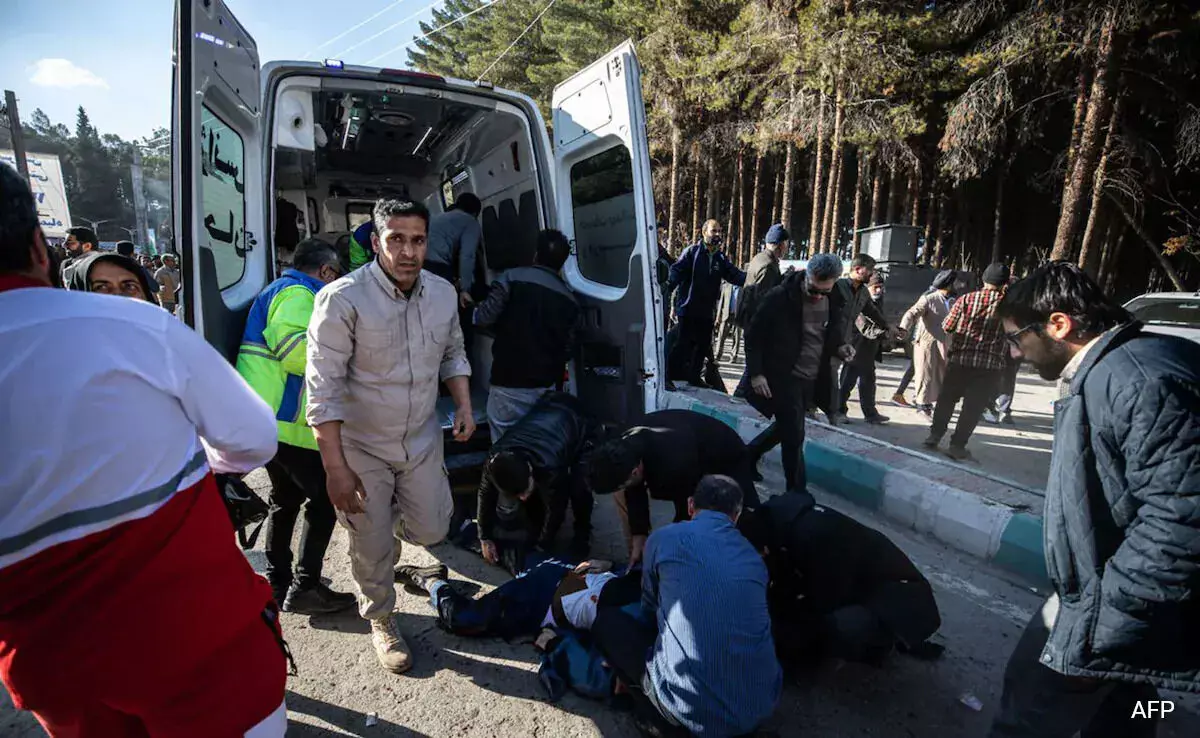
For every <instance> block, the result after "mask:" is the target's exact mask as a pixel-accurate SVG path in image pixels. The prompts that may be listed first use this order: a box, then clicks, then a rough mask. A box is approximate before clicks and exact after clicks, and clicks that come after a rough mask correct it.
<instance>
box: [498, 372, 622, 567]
mask: <svg viewBox="0 0 1200 738" xmlns="http://www.w3.org/2000/svg"><path fill="white" fill-rule="evenodd" d="M603 432H604V428H603V426H602V425H601V423H600V422H599V421H597V420H595V419H593V418H591V417H589V416H588V415H587V414H586V413H585V412H584V411H583V409H582V407H581V406H580V404H579V400H577V399H575V398H574V397H572V396H571V395H568V394H566V393H564V392H547V393H546V394H544V395H542V397H541V399H539V400H538V401H537V403H536V404H534V406H533V408H532V409H531V410H530V411H529V413H528V414H526V415H525V417H523V418H521V420H520V421H518V422H517V424H516V425H514V426H513V427H512V428H511V429H509V431H508V432H507V433H505V434H504V436H503V437H502V438H501V439H500V440H499V441H497V442H496V443H495V444H493V445H492V450H491V455H490V457H489V458H488V461H487V463H486V464H485V465H484V468H483V478H482V479H481V480H480V482H479V508H478V511H477V514H478V519H477V522H478V525H479V543H480V547H481V549H482V553H483V557H484V558H485V559H487V560H488V561H489V562H490V563H493V564H494V563H497V561H498V560H499V549H498V546H497V545H496V544H497V542H498V541H505V542H507V543H510V544H513V545H515V546H517V547H518V548H519V549H522V550H524V549H525V548H528V547H531V546H534V545H540V546H542V547H543V548H547V547H549V546H550V545H551V544H552V543H553V542H554V538H555V536H556V535H557V534H558V529H559V528H560V527H561V526H562V524H563V520H564V519H565V517H566V514H567V503H568V502H569V503H570V504H571V511H572V514H573V515H574V520H575V536H574V539H573V540H572V543H571V550H570V555H571V556H572V557H574V558H577V559H579V560H582V559H583V558H584V557H586V556H587V549H588V539H589V536H590V535H591V529H592V495H591V492H589V491H588V488H587V484H586V482H585V480H584V475H583V474H584V469H583V463H582V460H583V456H584V455H585V453H586V452H587V451H588V450H589V449H591V448H592V447H593V446H594V445H595V444H596V442H597V441H599V440H600V437H601V435H602V434H603ZM523 558H524V557H523V554H522V555H519V556H517V559H516V560H517V561H521V560H522V559H523Z"/></svg>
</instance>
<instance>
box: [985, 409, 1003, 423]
mask: <svg viewBox="0 0 1200 738" xmlns="http://www.w3.org/2000/svg"><path fill="white" fill-rule="evenodd" d="M983 419H984V420H986V421H987V422H989V423H991V424H992V425H995V424H996V423H999V422H1000V416H999V415H997V414H996V413H994V412H992V411H991V410H984V411H983Z"/></svg>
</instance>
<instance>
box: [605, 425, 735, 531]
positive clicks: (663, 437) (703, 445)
mask: <svg viewBox="0 0 1200 738" xmlns="http://www.w3.org/2000/svg"><path fill="white" fill-rule="evenodd" d="M624 437H626V438H630V439H633V441H634V442H635V443H636V444H637V448H638V451H639V452H640V453H639V455H640V457H641V459H642V464H643V469H644V471H645V476H644V480H643V483H642V484H638V485H634V486H633V487H630V488H629V489H628V490H627V491H626V492H625V503H626V505H627V507H628V509H629V530H630V532H631V533H632V534H633V535H638V536H642V535H646V534H648V533H649V532H650V499H651V498H653V499H655V500H667V501H670V502H673V503H675V520H676V521H679V520H686V519H687V501H688V498H689V497H691V496H692V493H693V492H695V491H696V485H697V484H699V482H700V477H703V476H704V475H706V474H725V475H727V476H730V477H733V478H734V479H735V480H737V481H738V483H739V484H740V485H741V487H742V493H743V494H744V495H747V496H749V495H754V497H753V498H752V501H750V502H749V503H748V505H747V506H748V507H753V506H755V505H756V504H757V502H758V498H757V493H756V492H755V491H754V481H753V477H752V469H751V462H750V456H749V453H748V452H747V451H746V444H744V443H743V442H742V437H741V436H739V435H738V433H737V431H735V430H734V429H733V428H730V427H729V426H728V425H726V424H725V423H723V422H722V421H720V420H718V419H717V418H714V417H712V416H709V415H704V414H702V413H697V412H693V411H691V410H659V411H658V412H653V413H648V414H646V415H645V416H643V417H642V419H641V421H640V422H639V424H638V425H637V426H635V427H633V428H630V429H629V430H627V431H625V433H624Z"/></svg>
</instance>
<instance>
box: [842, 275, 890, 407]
mask: <svg viewBox="0 0 1200 738" xmlns="http://www.w3.org/2000/svg"><path fill="white" fill-rule="evenodd" d="M867 290H868V291H869V292H870V294H871V305H872V306H873V307H874V308H875V309H876V310H877V311H879V312H880V313H882V312H883V292H884V288H883V277H881V276H879V275H878V274H876V275H874V276H873V277H871V282H870V284H868V285H867ZM853 330H854V338H853V340H852V342H851V344H850V345H851V346H853V347H854V358H853V359H851V360H849V361H847V362H846V363H845V364H842V371H841V376H840V378H839V380H838V381H839V384H840V385H841V392H840V394H839V396H838V400H839V402H840V404H839V406H838V413H839V414H840V415H841V416H842V417H843V418H844V417H845V416H846V413H847V412H848V410H849V407H848V403H849V402H850V393H851V392H853V391H854V385H856V384H857V385H858V404H859V405H860V406H861V407H862V412H863V418H864V419H866V421H867V422H868V423H871V424H873V425H878V424H880V423H886V422H888V420H889V418H888V417H887V416H886V415H883V414H881V413H880V412H879V410H878V409H877V408H876V407H875V361H876V360H877V359H878V358H879V347H880V345H881V344H882V343H883V342H884V340H886V338H887V332H888V331H887V327H886V326H884V325H880V324H879V323H876V322H875V321H874V320H872V319H871V318H869V317H867V315H866V314H862V315H859V316H858V318H857V319H856V320H855V321H854V329H853Z"/></svg>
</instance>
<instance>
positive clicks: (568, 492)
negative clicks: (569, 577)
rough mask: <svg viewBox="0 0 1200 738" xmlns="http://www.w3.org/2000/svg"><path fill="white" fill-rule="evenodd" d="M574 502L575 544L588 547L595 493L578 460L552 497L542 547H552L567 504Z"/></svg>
mask: <svg viewBox="0 0 1200 738" xmlns="http://www.w3.org/2000/svg"><path fill="white" fill-rule="evenodd" d="M568 503H569V504H570V505H571V515H572V517H573V519H574V527H575V530H574V537H573V538H572V542H573V544H574V545H575V546H587V544H588V541H589V539H590V538H591V535H592V505H593V501H592V492H591V490H589V489H588V486H587V480H586V478H585V477H584V464H582V463H578V464H576V465H575V466H574V468H572V469H571V471H570V472H569V473H566V474H564V475H563V477H562V478H561V479H560V481H559V484H558V489H556V490H554V492H553V493H552V494H551V496H550V500H549V503H548V504H547V506H546V507H547V510H546V521H545V525H544V527H543V528H542V530H541V531H539V533H540V534H541V543H542V545H543V546H549V545H550V544H552V543H553V542H554V539H555V537H556V536H557V535H558V530H559V528H561V527H562V524H563V521H564V520H565V519H566V516H567V505H568Z"/></svg>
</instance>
